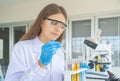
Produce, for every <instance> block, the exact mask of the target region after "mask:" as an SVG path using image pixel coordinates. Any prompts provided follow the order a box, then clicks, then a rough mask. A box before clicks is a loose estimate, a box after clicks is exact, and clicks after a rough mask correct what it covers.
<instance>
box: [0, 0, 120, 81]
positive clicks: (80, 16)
mask: <svg viewBox="0 0 120 81" xmlns="http://www.w3.org/2000/svg"><path fill="white" fill-rule="evenodd" d="M49 3H57V4H59V5H62V6H63V7H64V8H65V9H66V11H67V14H68V20H67V29H66V31H65V37H64V40H63V41H62V46H63V49H64V52H65V62H66V66H65V69H66V72H67V73H68V74H67V73H66V74H65V78H66V79H65V81H68V80H69V79H68V78H70V79H71V76H72V73H71V72H70V71H69V72H68V71H67V70H68V69H70V68H68V67H67V64H68V63H70V62H72V63H75V62H76V61H77V62H78V61H79V62H80V63H81V62H86V63H87V64H90V66H91V68H92V69H90V70H91V73H93V74H94V75H92V74H89V75H87V74H86V75H85V77H86V76H87V77H90V78H93V79H90V80H87V79H86V78H85V79H84V80H82V79H81V81H99V80H94V77H95V75H98V76H96V77H98V78H99V79H100V78H102V80H100V81H105V80H103V79H104V78H108V76H107V74H105V77H104V74H102V72H101V71H100V70H99V67H98V66H97V64H99V63H96V61H98V60H99V58H101V59H102V61H106V60H107V63H106V62H105V63H103V64H106V65H108V67H107V69H109V70H110V71H111V72H113V73H114V74H115V75H116V76H117V77H118V78H120V0H0V69H1V72H2V74H3V77H5V75H6V71H7V68H8V64H9V61H10V59H11V50H12V48H13V46H14V44H15V43H16V42H18V40H19V38H20V37H21V36H22V35H23V34H25V32H26V31H27V30H28V29H29V28H30V26H31V25H32V23H33V22H34V20H35V19H36V17H37V15H38V13H39V12H40V11H41V9H42V8H43V7H44V6H45V5H47V4H49ZM88 40H92V45H93V44H95V45H96V46H98V47H99V46H101V47H99V48H97V47H96V48H94V45H93V47H92V46H89V44H90V43H91V42H89V41H88ZM93 41H94V42H93ZM95 41H97V42H95ZM100 64H102V63H100ZM96 68H97V69H96ZM85 70H86V69H85ZM81 72H82V71H81ZM97 73H98V74H97ZM99 73H100V74H99ZM73 74H74V73H73ZM99 75H102V76H100V77H99ZM96 77H95V78H96ZM69 81H78V80H69Z"/></svg>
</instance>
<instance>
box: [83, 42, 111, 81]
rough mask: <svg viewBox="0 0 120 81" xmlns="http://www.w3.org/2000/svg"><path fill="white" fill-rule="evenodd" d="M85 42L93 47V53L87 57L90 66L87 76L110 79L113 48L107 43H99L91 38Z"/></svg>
mask: <svg viewBox="0 0 120 81" xmlns="http://www.w3.org/2000/svg"><path fill="white" fill-rule="evenodd" d="M84 44H85V45H86V46H87V47H89V48H92V50H93V51H94V52H93V54H91V55H90V56H89V58H87V59H86V61H87V64H88V66H89V67H90V68H89V70H88V72H87V76H86V77H87V78H93V79H108V77H109V75H108V74H107V70H108V69H109V68H110V65H111V48H110V46H109V45H106V44H97V43H95V42H93V41H90V40H85V41H84Z"/></svg>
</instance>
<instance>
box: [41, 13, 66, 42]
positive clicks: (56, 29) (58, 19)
mask: <svg viewBox="0 0 120 81" xmlns="http://www.w3.org/2000/svg"><path fill="white" fill-rule="evenodd" d="M41 27H42V31H41V34H40V36H39V38H40V40H41V41H42V42H43V43H46V42H48V41H51V40H56V39H57V38H59V36H60V35H61V34H62V32H63V31H64V30H65V28H66V25H65V18H64V16H63V14H60V13H59V14H54V15H51V16H49V17H47V18H45V19H44V20H43V21H42V23H41Z"/></svg>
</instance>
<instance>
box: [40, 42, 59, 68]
mask: <svg viewBox="0 0 120 81" xmlns="http://www.w3.org/2000/svg"><path fill="white" fill-rule="evenodd" d="M60 47H61V44H60V42H57V41H50V42H47V43H46V44H44V45H43V46H42V52H41V55H40V63H42V64H43V65H44V66H47V65H48V64H49V63H50V62H51V60H52V57H53V55H54V54H55V53H56V51H57V49H58V48H60Z"/></svg>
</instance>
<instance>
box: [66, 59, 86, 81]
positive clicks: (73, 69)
mask: <svg viewBox="0 0 120 81" xmlns="http://www.w3.org/2000/svg"><path fill="white" fill-rule="evenodd" d="M86 70H87V65H86V63H84V62H83V60H81V59H80V58H75V59H67V60H66V70H65V73H64V81H86V77H85V75H86Z"/></svg>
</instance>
